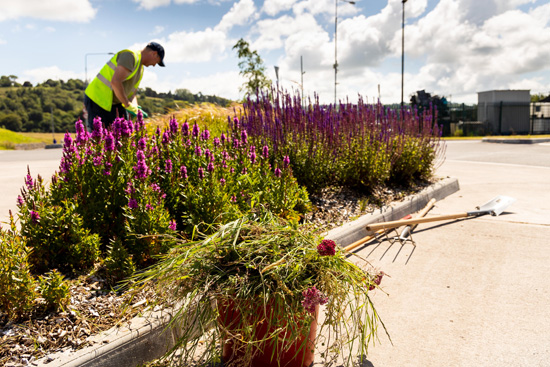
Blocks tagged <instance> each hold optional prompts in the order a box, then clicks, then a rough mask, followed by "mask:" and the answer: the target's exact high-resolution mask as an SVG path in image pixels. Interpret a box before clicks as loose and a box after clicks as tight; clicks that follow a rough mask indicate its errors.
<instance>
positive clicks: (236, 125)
mask: <svg viewBox="0 0 550 367" xmlns="http://www.w3.org/2000/svg"><path fill="white" fill-rule="evenodd" d="M233 126H234V128H235V130H239V119H238V118H237V116H235V117H234V118H233Z"/></svg>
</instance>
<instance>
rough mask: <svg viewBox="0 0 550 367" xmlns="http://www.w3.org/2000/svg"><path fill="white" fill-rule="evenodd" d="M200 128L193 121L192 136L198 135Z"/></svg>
mask: <svg viewBox="0 0 550 367" xmlns="http://www.w3.org/2000/svg"><path fill="white" fill-rule="evenodd" d="M200 131H201V129H200V128H199V125H197V123H196V122H195V124H194V125H193V132H192V134H193V137H195V138H197V137H198V136H199V133H200Z"/></svg>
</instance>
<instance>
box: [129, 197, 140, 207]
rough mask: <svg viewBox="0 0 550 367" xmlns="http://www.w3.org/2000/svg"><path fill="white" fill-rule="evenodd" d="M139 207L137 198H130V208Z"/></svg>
mask: <svg viewBox="0 0 550 367" xmlns="http://www.w3.org/2000/svg"><path fill="white" fill-rule="evenodd" d="M137 207H138V202H137V200H136V199H130V200H129V201H128V208H130V209H136V208H137Z"/></svg>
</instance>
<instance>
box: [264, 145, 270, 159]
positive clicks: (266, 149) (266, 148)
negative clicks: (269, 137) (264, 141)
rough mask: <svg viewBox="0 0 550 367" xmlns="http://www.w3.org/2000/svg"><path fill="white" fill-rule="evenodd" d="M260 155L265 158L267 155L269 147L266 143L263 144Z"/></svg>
mask: <svg viewBox="0 0 550 367" xmlns="http://www.w3.org/2000/svg"><path fill="white" fill-rule="evenodd" d="M262 156H263V157H264V158H265V159H267V158H268V157H269V147H268V146H267V145H264V147H263V149H262Z"/></svg>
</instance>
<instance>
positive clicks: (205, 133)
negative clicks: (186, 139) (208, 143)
mask: <svg viewBox="0 0 550 367" xmlns="http://www.w3.org/2000/svg"><path fill="white" fill-rule="evenodd" d="M201 139H202V140H208V139H210V131H208V129H207V128H205V129H204V131H203V132H202V134H201Z"/></svg>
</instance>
